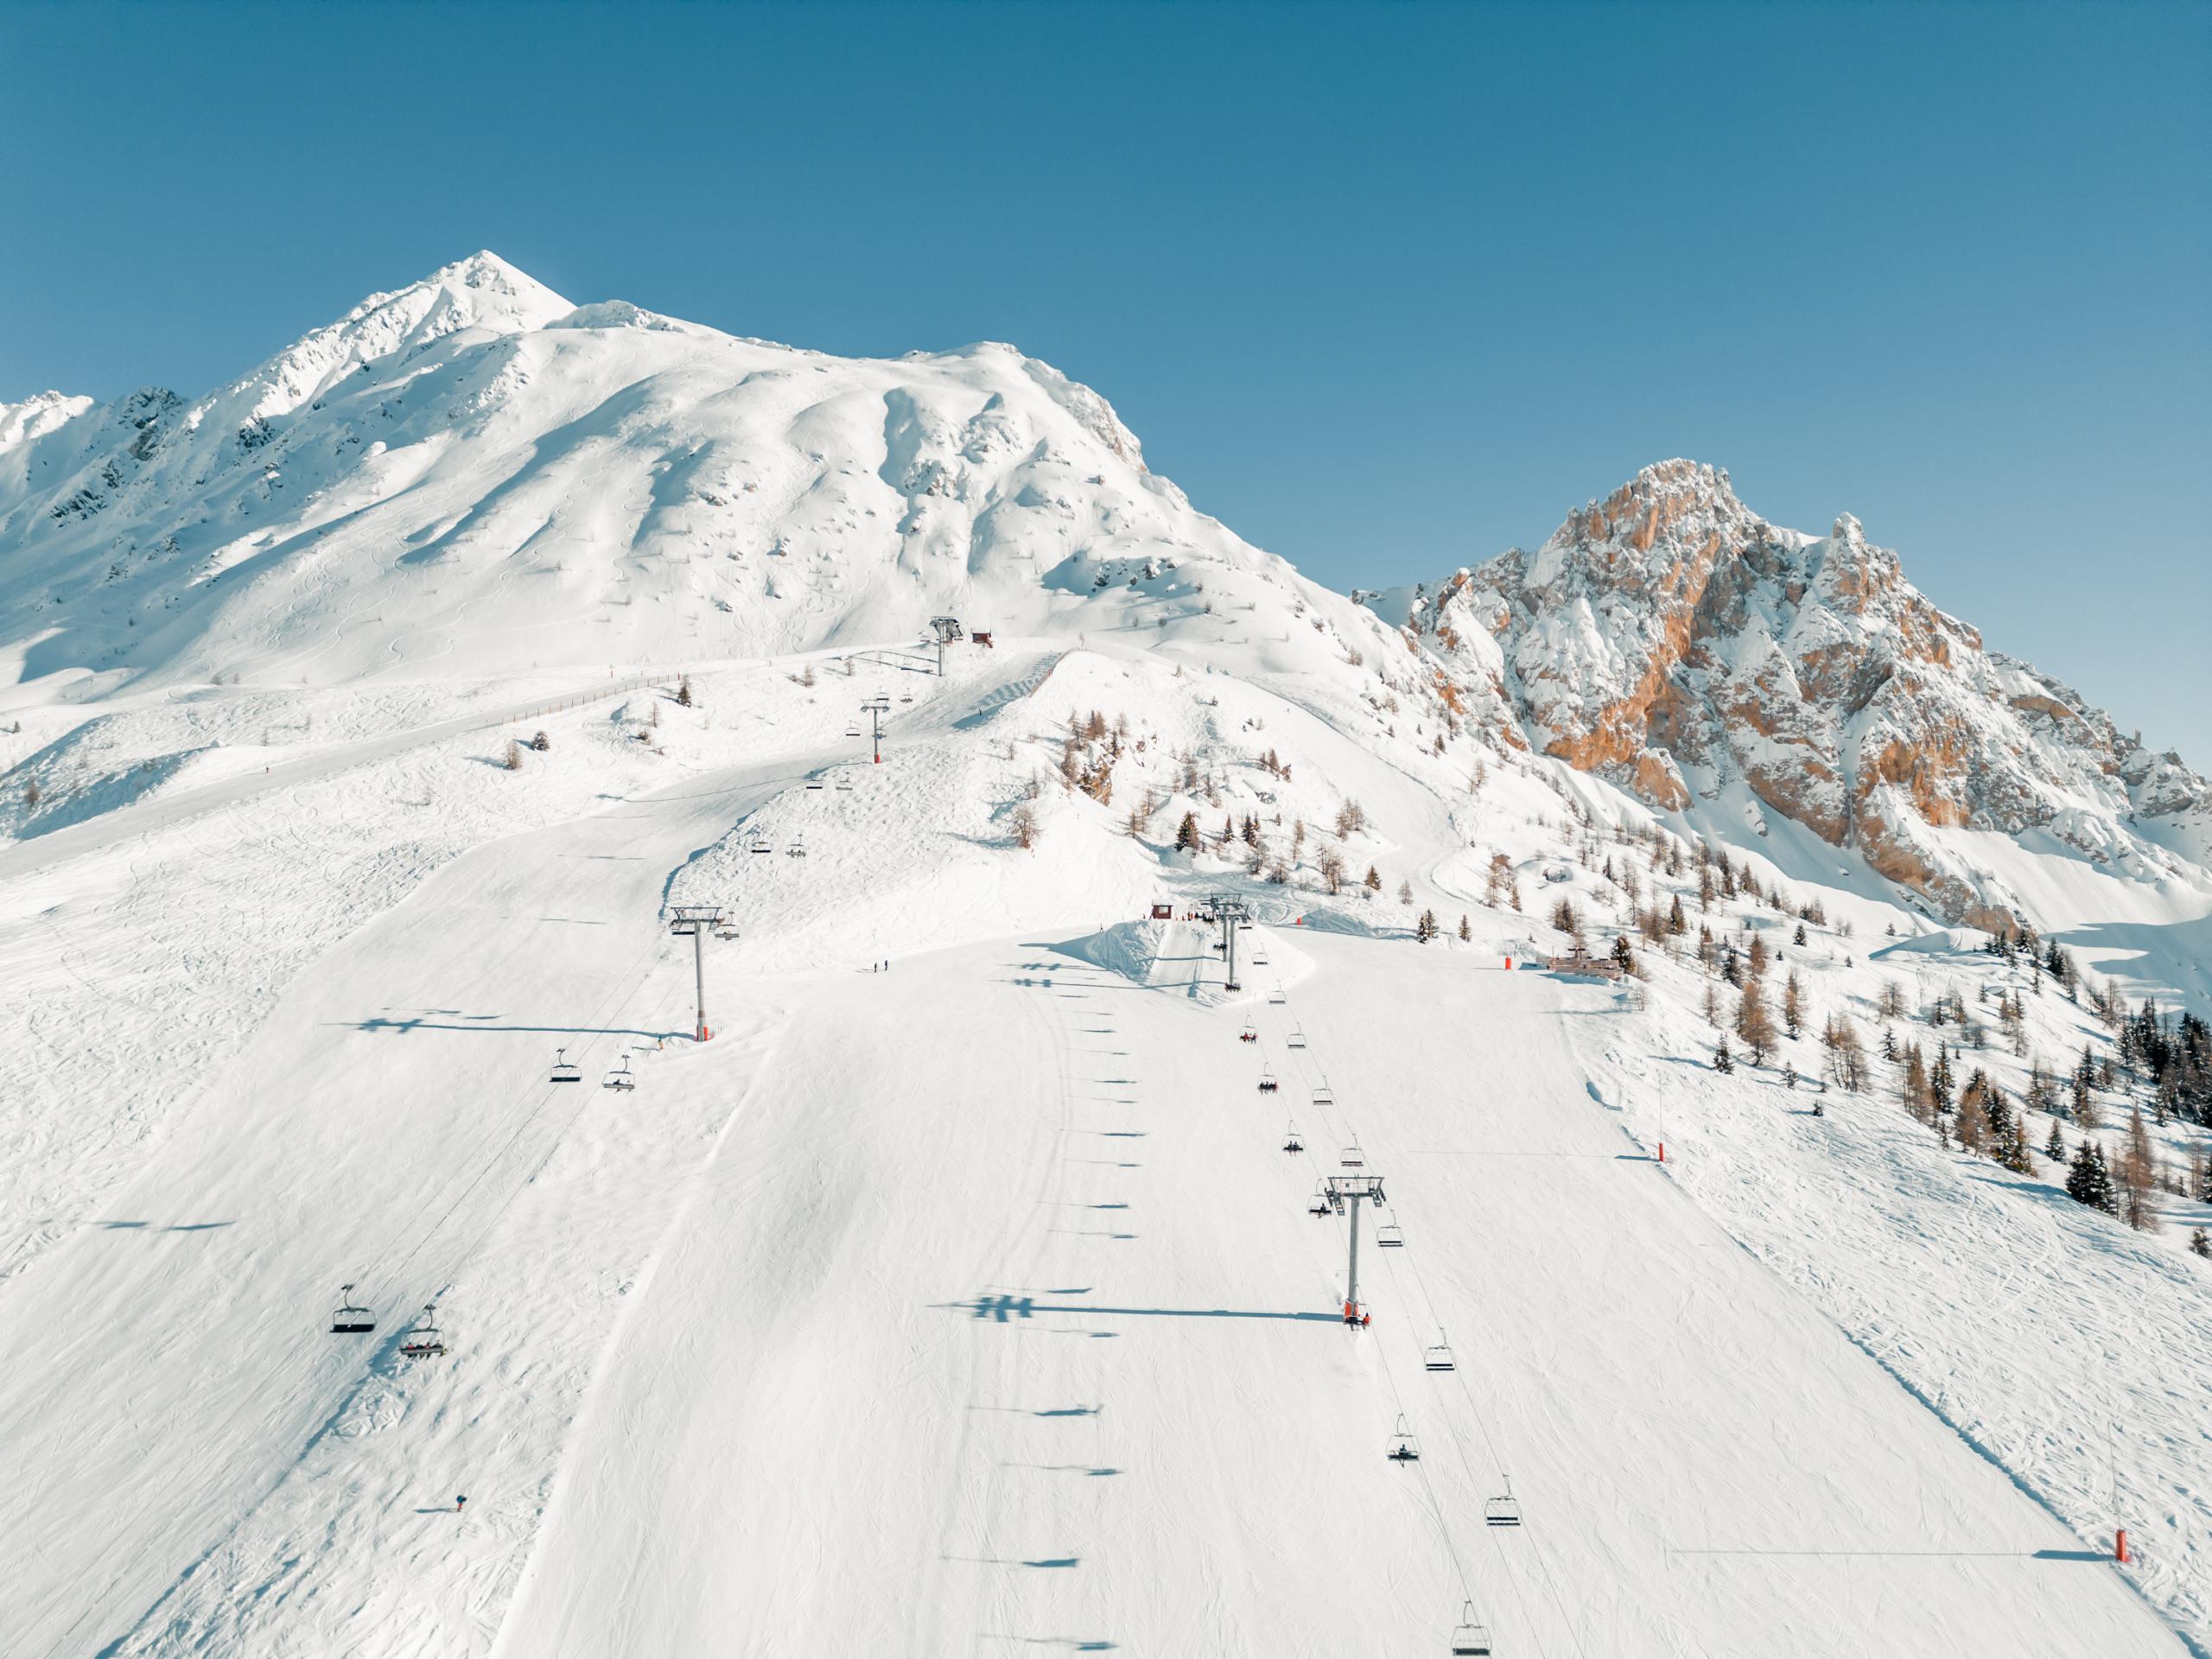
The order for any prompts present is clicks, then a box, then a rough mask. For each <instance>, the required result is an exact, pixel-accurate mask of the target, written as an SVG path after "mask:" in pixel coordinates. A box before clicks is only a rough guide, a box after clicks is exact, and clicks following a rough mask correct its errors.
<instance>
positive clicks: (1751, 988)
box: [1736, 979, 1774, 1065]
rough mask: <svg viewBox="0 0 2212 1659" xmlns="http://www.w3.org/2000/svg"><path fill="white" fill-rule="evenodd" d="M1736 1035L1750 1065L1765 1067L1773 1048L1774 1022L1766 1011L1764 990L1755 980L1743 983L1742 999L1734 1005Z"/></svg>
mask: <svg viewBox="0 0 2212 1659" xmlns="http://www.w3.org/2000/svg"><path fill="white" fill-rule="evenodd" d="M1736 1034H1737V1035H1738V1037H1740V1038H1742V1039H1744V1046H1745V1049H1747V1050H1748V1051H1749V1052H1750V1053H1751V1064H1752V1065H1765V1064H1766V1057H1767V1052H1768V1051H1769V1050H1770V1049H1771V1048H1772V1047H1773V1046H1774V1020H1773V1016H1771V1015H1770V1014H1768V1013H1767V1011H1766V990H1765V988H1764V986H1762V985H1761V984H1760V983H1759V982H1758V980H1756V979H1747V980H1745V982H1744V995H1743V998H1742V1000H1741V1001H1738V1003H1737V1005H1736Z"/></svg>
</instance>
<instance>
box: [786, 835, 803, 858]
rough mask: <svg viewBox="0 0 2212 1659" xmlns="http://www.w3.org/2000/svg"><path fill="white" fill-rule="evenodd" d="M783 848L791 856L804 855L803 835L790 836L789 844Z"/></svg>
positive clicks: (799, 856) (800, 856)
mask: <svg viewBox="0 0 2212 1659" xmlns="http://www.w3.org/2000/svg"><path fill="white" fill-rule="evenodd" d="M784 850H785V852H786V853H788V854H790V855H791V856H792V857H793V858H804V857H805V856H806V839H805V837H804V836H792V837H791V845H790V846H788V847H786V848H785V849H784Z"/></svg>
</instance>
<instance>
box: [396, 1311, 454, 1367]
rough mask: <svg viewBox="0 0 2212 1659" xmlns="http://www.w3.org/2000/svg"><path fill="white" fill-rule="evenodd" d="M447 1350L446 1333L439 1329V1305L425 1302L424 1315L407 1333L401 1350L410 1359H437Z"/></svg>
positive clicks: (400, 1345)
mask: <svg viewBox="0 0 2212 1659" xmlns="http://www.w3.org/2000/svg"><path fill="white" fill-rule="evenodd" d="M399 1351H400V1352H401V1353H402V1354H404V1355H405V1356H406V1357H408V1358H409V1359H436V1358H438V1357H441V1356H442V1355H443V1354H444V1352H445V1351H446V1339H445V1333H444V1332H442V1331H440V1330H439V1329H438V1305H437V1304H436V1303H435V1302H425V1303H423V1317H422V1318H421V1319H417V1320H416V1321H415V1328H414V1329H413V1330H412V1331H410V1332H408V1333H407V1340H406V1341H404V1342H403V1343H401V1344H399Z"/></svg>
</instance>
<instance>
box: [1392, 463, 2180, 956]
mask: <svg viewBox="0 0 2212 1659" xmlns="http://www.w3.org/2000/svg"><path fill="white" fill-rule="evenodd" d="M1430 609H1431V611H1432V613H1433V623H1432V625H1431V626H1430V627H1429V630H1428V632H1429V633H1430V634H1431V636H1432V638H1433V639H1434V640H1435V642H1436V645H1437V647H1438V648H1439V649H1440V651H1442V652H1444V653H1446V655H1456V656H1458V657H1460V658H1463V659H1466V660H1470V661H1471V662H1474V663H1476V664H1482V663H1485V662H1487V660H1488V659H1489V656H1490V653H1491V651H1492V650H1493V649H1494V650H1495V652H1497V658H1498V659H1499V660H1500V661H1501V662H1502V664H1503V678H1504V682H1505V686H1506V691H1507V695H1508V696H1510V698H1511V700H1512V702H1513V705H1514V707H1515V709H1516V711H1517V712H1518V713H1519V714H1520V715H1522V718H1523V719H1524V720H1525V721H1526V722H1527V725H1528V728H1529V736H1530V740H1531V741H1532V742H1533V744H1534V745H1535V747H1537V748H1539V749H1541V751H1543V752H1544V753H1548V754H1553V755H1556V756H1558V757H1560V758H1561V759H1563V760H1567V761H1568V762H1570V763H1571V764H1573V766H1577V767H1579V768H1580V769H1581V770H1584V771H1586V772H1594V773H1597V774H1599V775H1600V776H1603V777H1605V778H1606V779H1609V780H1611V781H1612V782H1615V783H1617V784H1619V785H1624V786H1625V787H1627V788H1629V789H1630V790H1632V791H1634V792H1635V793H1637V795H1638V796H1640V797H1641V798H1643V799H1644V800H1645V801H1647V802H1649V804H1651V805H1653V806H1655V807H1656V808H1659V809H1661V810H1667V811H1676V812H1683V811H1691V812H1694V810H1695V809H1696V807H1697V805H1698V804H1699V803H1700V802H1701V801H1702V802H1713V801H1717V800H1719V798H1722V797H1723V796H1724V794H1725V793H1726V791H1727V790H1728V789H1729V787H1730V786H1731V785H1735V784H1740V785H1743V786H1744V787H1745V788H1747V789H1748V790H1749V791H1750V792H1751V794H1752V795H1754V796H1756V797H1757V798H1758V801H1759V802H1760V803H1762V804H1764V806H1765V807H1766V808H1768V809H1770V810H1773V811H1776V812H1778V813H1780V814H1781V815H1783V817H1788V818H1789V819H1792V820H1794V821H1795V822H1796V823H1800V824H1802V825H1803V826H1805V827H1806V828H1807V829H1810V830H1811V831H1813V833H1814V834H1815V835H1817V836H1820V837H1821V840H1823V841H1825V842H1828V843H1830V844H1831V845H1834V846H1837V847H1853V848H1855V849H1857V850H1858V851H1859V853H1860V854H1861V855H1862V856H1863V857H1864V858H1865V859H1866V861H1867V863H1868V864H1869V865H1871V866H1872V868H1874V869H1875V870H1876V871H1878V873H1879V874H1882V875H1884V876H1885V877H1887V878H1888V879H1889V880H1892V881H1895V882H1897V883H1898V884H1899V885H1901V886H1903V887H1908V888H1910V889H1912V890H1914V891H1916V892H1917V893H1921V894H1922V895H1923V897H1924V898H1925V899H1927V900H1928V901H1929V903H1930V904H1931V906H1933V907H1935V908H1936V909H1937V910H1938V911H1940V912H1941V913H1942V914H1943V915H1944V916H1945V917H1946V918H1948V919H1950V920H1953V921H1960V922H1967V923H1970V924H1973V925H1978V926H2002V925H2005V922H2006V921H2007V920H2008V919H2009V918H2010V917H2011V915H2012V913H2013V912H2014V911H2015V909H2016V904H2015V900H2014V897H2013V895H2012V894H2010V893H2007V892H2006V891H2005V889H2004V887H2003V885H2002V883H2001V882H2000V881H1999V880H1997V879H1996V878H1995V877H1994V876H1993V875H1991V874H1988V873H1987V872H1986V870H1983V869H1981V868H1978V864H1977V861H1975V860H1974V858H1973V857H1972V856H1971V854H1970V851H1969V850H1968V848H1967V845H1966V844H1965V843H1963V842H1961V839H1960V838H1959V837H1957V836H1948V835H1946V834H1944V833H1943V832H1947V831H1991V832H1996V833H1999V834H2004V835H2008V836H2020V835H2023V834H2024V833H2026V832H2029V831H2042V832H2044V833H2046V834H2048V835H2050V836H2055V837H2056V838H2057V839H2058V840H2060V841H2062V842H2067V843H2069V845H2071V846H2072V847H2073V848H2074V849H2075V850H2077V851H2078V852H2080V853H2081V854H2082V855H2086V856H2088V857H2089V858H2090V859H2092V860H2094V861H2107V860H2110V859H2113V858H2119V857H2123V856H2124V857H2126V858H2129V859H2133V860H2136V861H2142V862H2144V863H2145V864H2147V865H2151V866H2157V865H2158V864H2160V863H2161V862H2162V861H2168V860H2169V858H2170V855H2167V854H2166V853H2164V851H2163V850H2162V849H2158V847H2156V846H2155V845H2153V844H2152V843H2151V842H2148V841H2146V840H2145V839H2144V838H2142V837H2140V836H2136V835H2134V834H2133V831H2132V829H2131V828H2130V826H2131V823H2133V820H2134V819H2135V818H2136V817H2138V816H2139V815H2171V814H2182V813H2190V812H2195V811H2197V810H2202V808H2203V807H2204V806H2205V805H2206V804H2208V802H2212V790H2208V788H2207V785H2206V784H2205V781H2204V780H2203V779H2202V778H2199V777H2198V776H2196V774H2195V773H2194V772H2190V770H2189V769H2188V768H2187V767H2186V766H2183V765H2182V763H2181V762H2180V760H2178V758H2177V757H2175V756H2172V755H2164V756H2158V755H2152V754H2151V753H2148V752H2147V751H2145V749H2143V747H2141V745H2140V744H2139V742H2138V741H2135V740H2133V739H2131V738H2127V737H2124V736H2122V735H2121V734H2120V732H2119V731H2118V730H2117V729H2116V728H2114V727H2113V722H2112V721H2110V720H2109V719H2108V718H2107V716H2106V715H2103V714H2102V713H2101V712H2100V711H2098V710H2096V709H2092V708H2090V707H2088V705H2087V704H2086V703H2084V702H2082V699H2081V697H2080V696H2077V695H2076V694H2075V692H2073V691H2072V690H2069V689H2068V688H2067V687H2065V686H2063V685H2062V684H2060V683H2058V682H2056V681H2055V680H2052V679H2050V678H2049V677H2046V676H2044V675H2041V674H2038V673H2037V671H2035V670H2034V669H2032V668H2031V667H2030V666H2029V665H2028V664H2024V663H2021V662H2018V661H2017V660H2015V659H2013V658H2008V657H2005V656H2001V655H1999V654H1997V653H1995V652H1987V651H1985V650H1984V649H1983V646H1982V642H1981V637H1980V634H1979V633H1978V632H1975V630H1974V629H1973V628H1972V627H1970V626H1967V624H1965V623H1963V622H1961V621H1960V620H1957V619H1956V618H1955V617H1952V616H1948V615H1947V614H1945V613H1943V612H1942V611H1941V610H1939V609H1937V608H1936V606H1934V605H1933V604H1931V603H1930V602H1929V600H1928V599H1927V598H1926V597H1925V596H1924V595H1923V594H1921V593H1920V592H1919V591H1918V590H1917V589H1916V588H1914V587H1913V586H1912V584H1911V583H1910V582H1907V581H1906V580H1905V576H1904V569H1903V567H1902V566H1901V565H1900V564H1899V563H1898V560H1897V555H1896V554H1894V553H1892V552H1891V551H1890V550H1887V549H1885V548H1881V547H1878V546H1875V545H1874V544H1872V543H1870V542H1868V541H1867V540H1866V536H1865V534H1864V532H1863V531H1862V530H1861V528H1860V526H1859V521H1858V520H1857V519H1855V518H1852V517H1851V516H1850V515H1849V514H1845V515H1844V516H1843V517H1841V518H1838V519H1837V520H1836V522H1835V524H1834V528H1833V529H1832V530H1831V531H1830V532H1829V533H1828V534H1827V536H1826V537H1809V536H1806V535H1803V534H1801V533H1800V532H1797V531H1788V530H1782V529H1778V528H1777V527H1776V526H1774V525H1772V524H1768V523H1767V522H1766V521H1765V520H1764V519H1763V518H1759V517H1758V515H1757V514H1756V513H1754V512H1751V510H1750V509H1749V508H1747V507H1745V505H1744V504H1743V503H1742V502H1740V501H1738V499H1736V496H1735V493H1734V492H1733V491H1732V489H1731V488H1730V486H1729V481H1728V476H1727V474H1726V473H1724V472H1719V471H1717V470H1715V469H1714V468H1713V467H1706V466H1700V465H1698V464H1696V463H1694V462H1692V461H1662V462H1661V463H1659V464H1657V465H1656V466H1652V467H1646V468H1644V470H1643V472H1641V473H1639V474H1637V476H1636V477H1635V479H1633V480H1630V482H1629V483H1627V484H1625V485H1623V486H1621V487H1620V488H1619V489H1618V490H1616V491H1615V492H1613V493H1612V494H1611V495H1610V496H1608V497H1607V498H1605V500H1603V501H1595V502H1592V503H1590V504H1589V505H1586V506H1585V507H1582V508H1580V509H1579V510H1578V511H1576V512H1573V513H1571V514H1569V515H1568V517H1567V522H1566V523H1565V524H1562V525H1560V528H1559V530H1558V531H1556V532H1555V533H1554V535H1553V536H1552V537H1550V539H1549V540H1548V541H1547V542H1546V543H1544V544H1543V546H1542V547H1541V549H1539V550H1537V551H1536V552H1535V554H1534V555H1530V554H1528V553H1525V552H1522V550H1518V549H1516V550H1513V551H1512V552H1510V553H1507V554H1505V555H1503V556H1502V557H1500V558H1497V559H1496V560H1493V561H1492V562H1491V563H1489V564H1487V565H1484V567H1482V568H1481V569H1478V570H1477V571H1474V572H1472V573H1468V572H1465V571H1463V572H1461V573H1459V575H1456V576H1454V577H1453V578H1452V579H1451V580H1450V581H1449V582H1446V583H1445V584H1443V585H1442V587H1441V588H1440V590H1439V593H1438V594H1437V597H1436V599H1435V600H1434V601H1433V603H1432V605H1431V607H1430ZM1478 631H1479V632H1480V633H1481V634H1482V635H1483V636H1485V637H1484V638H1483V639H1481V640H1480V642H1479V643H1478V644H1475V645H1470V644H1469V643H1468V642H1469V641H1470V639H1472V638H1473V637H1474V636H1475V635H1476V633H1477V632H1478Z"/></svg>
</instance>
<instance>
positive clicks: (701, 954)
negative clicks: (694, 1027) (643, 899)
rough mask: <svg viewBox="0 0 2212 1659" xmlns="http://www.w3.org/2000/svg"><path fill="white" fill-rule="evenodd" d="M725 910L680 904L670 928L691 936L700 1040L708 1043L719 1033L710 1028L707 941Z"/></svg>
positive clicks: (713, 906) (693, 979) (678, 933)
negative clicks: (697, 997)
mask: <svg viewBox="0 0 2212 1659" xmlns="http://www.w3.org/2000/svg"><path fill="white" fill-rule="evenodd" d="M721 919H722V907H721V906H720V905H678V906H677V907H676V916H675V918H674V919H673V920H671V922H670V923H669V925H668V931H670V932H671V933H674V934H677V935H679V936H680V935H683V934H685V933H689V934H690V936H691V978H692V982H693V984H694V985H696V987H697V988H698V992H699V1030H698V1039H699V1040H700V1041H701V1042H702V1043H703V1042H705V1041H707V1040H708V1039H709V1038H711V1037H712V1036H713V1035H714V1034H715V1033H713V1032H711V1031H709V1030H708V1029H707V951H706V944H705V939H706V937H707V931H708V929H709V928H714V927H719V926H721Z"/></svg>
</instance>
